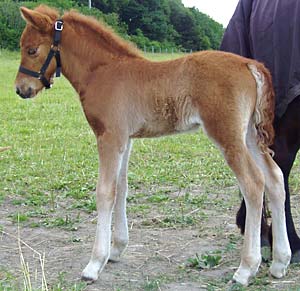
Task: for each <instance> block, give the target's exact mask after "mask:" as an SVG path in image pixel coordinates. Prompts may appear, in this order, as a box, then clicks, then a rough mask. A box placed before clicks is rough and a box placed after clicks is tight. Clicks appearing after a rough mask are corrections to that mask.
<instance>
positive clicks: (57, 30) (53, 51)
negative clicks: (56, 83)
mask: <svg viewBox="0 0 300 291" xmlns="http://www.w3.org/2000/svg"><path fill="white" fill-rule="evenodd" d="M63 28H64V22H63V20H62V19H59V20H57V21H56V22H55V24H54V38H53V44H52V45H51V48H50V51H49V53H48V56H47V58H46V60H45V62H44V64H43V65H42V67H41V69H40V70H39V72H35V71H31V70H29V69H26V68H25V67H22V66H20V67H19V72H21V73H23V74H26V75H29V76H31V77H34V78H37V79H39V80H40V81H41V82H42V83H43V85H44V86H45V88H46V89H49V88H51V84H50V81H48V80H47V78H46V77H45V73H46V70H47V69H48V67H49V64H50V62H51V60H52V58H53V57H55V59H56V77H60V73H61V60H60V51H59V47H58V45H59V44H60V40H61V32H62V30H63Z"/></svg>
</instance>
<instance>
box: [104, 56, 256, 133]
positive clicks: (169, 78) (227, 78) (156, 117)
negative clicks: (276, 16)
mask: <svg viewBox="0 0 300 291" xmlns="http://www.w3.org/2000/svg"><path fill="white" fill-rule="evenodd" d="M251 63H253V64H255V63H254V62H252V61H251V60H248V59H244V58H240V57H238V56H235V55H232V54H228V53H222V52H215V51H206V52H200V53H195V54H192V55H189V56H186V57H183V58H180V59H176V60H173V61H165V62H150V61H148V60H145V59H137V60H132V61H131V62H125V63H124V64H122V63H121V64H119V65H118V66H117V67H116V68H115V69H116V70H117V71H118V72H115V73H114V72H111V75H115V76H117V77H116V78H117V79H118V81H117V82H115V83H114V89H113V92H114V94H117V95H118V97H116V96H113V97H110V98H117V99H118V104H119V106H120V107H121V108H120V111H121V112H123V115H124V116H125V117H124V116H123V118H126V119H127V124H131V127H132V128H130V136H131V137H156V136H161V135H167V134H174V133H179V132H185V131H189V130H194V129H197V128H198V127H199V126H203V127H204V129H205V130H206V131H208V132H211V131H212V130H213V131H215V127H216V126H217V127H218V128H219V129H220V130H221V127H222V128H223V129H222V130H225V129H226V130H229V129H230V127H232V126H233V127H234V128H239V130H242V127H245V126H247V125H248V124H245V123H247V121H248V122H249V120H250V116H251V115H252V114H253V112H254V108H255V104H256V97H257V89H256V88H257V86H256V81H255V79H254V77H253V75H252V73H251V71H250V70H249V67H248V64H251ZM118 87H119V89H118ZM120 111H119V112H120ZM132 119H134V122H130V120H131V121H132Z"/></svg>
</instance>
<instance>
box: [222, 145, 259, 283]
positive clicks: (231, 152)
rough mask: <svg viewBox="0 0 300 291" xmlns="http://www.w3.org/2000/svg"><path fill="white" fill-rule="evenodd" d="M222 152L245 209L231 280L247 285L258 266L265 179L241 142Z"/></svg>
mask: <svg viewBox="0 0 300 291" xmlns="http://www.w3.org/2000/svg"><path fill="white" fill-rule="evenodd" d="M223 152H224V156H225V158H226V160H227V163H228V165H229V166H230V168H231V169H232V170H233V172H234V173H235V175H236V177H237V179H238V182H239V186H240V189H241V191H242V193H243V196H244V199H245V203H246V208H247V215H246V227H245V238H244V244H243V250H242V254H241V263H240V266H239V268H238V270H237V271H236V272H235V274H234V276H233V280H235V281H236V282H239V283H241V284H243V285H247V284H248V282H249V279H250V278H251V277H252V276H254V275H255V274H256V272H257V270H258V268H259V265H260V262H261V254H260V223H261V210H262V204H263V191H264V177H263V174H262V172H261V171H260V169H259V168H258V167H257V166H256V164H255V163H254V161H253V159H252V157H251V156H250V154H249V152H248V149H247V148H246V146H245V145H244V144H243V141H242V140H235V145H234V146H233V145H231V146H229V147H227V148H226V147H225V148H223Z"/></svg>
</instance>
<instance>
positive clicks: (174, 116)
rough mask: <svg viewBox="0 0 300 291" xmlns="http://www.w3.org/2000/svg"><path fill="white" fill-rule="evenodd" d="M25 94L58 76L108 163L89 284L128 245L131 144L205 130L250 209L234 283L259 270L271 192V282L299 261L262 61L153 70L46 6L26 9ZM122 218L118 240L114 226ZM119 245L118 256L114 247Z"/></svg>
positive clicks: (97, 31) (109, 37)
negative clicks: (294, 257) (274, 150)
mask: <svg viewBox="0 0 300 291" xmlns="http://www.w3.org/2000/svg"><path fill="white" fill-rule="evenodd" d="M21 12H22V16H23V18H24V19H25V20H26V22H27V25H26V28H25V30H24V32H23V34H22V37H21V43H20V44H21V55H22V59H21V66H20V70H19V73H18V75H17V77H16V90H17V93H18V94H19V95H20V96H21V97H23V98H31V97H34V96H35V95H36V94H37V93H38V92H39V91H41V90H42V89H43V88H44V87H46V88H48V87H50V84H51V83H52V76H53V74H54V72H55V71H56V73H57V74H58V75H59V74H60V70H62V73H63V74H64V75H65V77H66V78H67V79H68V80H69V81H70V82H71V84H72V85H73V87H74V88H75V89H76V91H77V92H78V94H79V96H80V101H81V105H82V108H83V110H84V113H85V115H86V118H87V120H88V122H89V124H90V126H91V128H92V129H93V131H94V133H95V136H96V140H97V144H98V152H99V158H100V171H99V180H98V184H97V189H96V201H97V211H98V224H97V230H96V238H95V243H94V247H93V251H92V256H91V259H90V262H89V263H88V265H87V266H86V268H85V269H84V270H83V273H82V278H83V279H85V280H91V281H94V280H96V279H97V278H98V274H99V272H101V271H102V269H103V268H104V266H105V265H106V263H107V261H108V259H111V260H118V259H119V257H120V256H121V254H122V253H123V252H124V251H125V248H126V246H127V244H128V226H127V218H126V195H127V188H128V187H127V167H128V159H129V155H130V149H131V140H132V139H133V138H142V137H158V136H162V135H167V134H174V133H179V132H186V131H190V130H193V129H197V128H199V127H200V126H201V127H202V128H203V129H204V131H205V132H206V133H207V135H208V136H209V137H210V138H211V139H212V141H213V142H214V143H215V144H216V145H217V146H218V147H219V149H220V150H221V152H222V154H223V155H224V157H225V159H226V161H227V163H228V165H229V166H230V168H231V169H232V171H233V173H234V174H235V175H236V177H237V180H238V183H239V186H240V188H241V189H242V193H243V195H244V198H245V201H246V205H247V217H246V226H245V241H244V245H243V250H242V255H241V263H240V266H239V268H238V270H237V271H236V272H235V274H234V277H233V278H234V280H235V281H237V282H239V283H241V284H244V285H247V284H248V282H249V279H250V278H251V277H252V276H254V275H255V274H256V272H257V270H258V268H259V265H260V262H261V254H260V223H261V213H262V204H263V192H264V189H266V190H267V191H268V192H269V193H270V201H271V209H272V212H273V219H274V222H275V223H274V224H273V234H274V239H273V262H272V265H271V267H270V272H271V274H272V275H273V276H275V277H277V278H281V277H283V276H284V275H285V273H286V269H287V266H288V264H289V261H290V257H291V251H290V247H289V243H288V238H287V232H286V223H285V215H284V197H285V192H284V184H283V177H282V173H281V171H280V169H279V167H278V166H277V165H276V163H275V162H274V161H273V159H272V158H271V156H270V154H269V153H270V150H269V148H268V145H270V144H271V143H272V140H273V135H274V132H273V126H272V122H273V111H274V94H273V89H272V83H271V76H270V74H269V72H268V70H266V68H265V67H264V66H263V65H262V64H261V63H258V62H256V61H253V60H250V59H246V58H242V57H239V56H237V55H233V54H229V53H223V52H213V51H210V52H202V53H195V54H192V55H189V56H187V57H184V58H181V59H177V60H173V61H167V62H151V61H148V60H146V59H145V58H144V57H142V56H141V55H140V54H139V52H138V51H137V50H136V49H134V48H133V47H132V46H131V45H129V44H127V43H125V42H124V41H123V40H121V39H120V38H119V37H117V36H116V35H115V34H114V33H113V32H112V31H110V30H109V29H107V28H105V27H104V26H103V25H101V24H100V23H98V22H97V21H95V20H94V19H92V18H88V17H86V16H82V15H80V14H78V13H76V12H72V11H71V12H67V13H65V14H64V15H63V16H62V17H61V18H60V17H59V14H58V12H57V11H55V10H53V9H50V8H48V7H45V6H41V7H38V8H37V9H36V10H29V9H26V8H21ZM113 209H114V217H115V220H114V222H115V224H114V233H113V236H112V235H111V220H112V212H113ZM111 238H112V246H111V245H110V243H111Z"/></svg>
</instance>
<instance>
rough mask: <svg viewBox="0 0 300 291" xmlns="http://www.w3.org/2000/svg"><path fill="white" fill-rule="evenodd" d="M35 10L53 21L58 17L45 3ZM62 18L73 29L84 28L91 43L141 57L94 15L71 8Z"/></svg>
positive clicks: (123, 54)
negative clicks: (87, 14)
mask: <svg viewBox="0 0 300 291" xmlns="http://www.w3.org/2000/svg"><path fill="white" fill-rule="evenodd" d="M35 10H37V11H39V12H41V13H43V14H46V15H48V16H49V17H50V18H51V20H53V21H55V20H56V19H58V18H59V12H58V11H57V10H56V9H53V8H50V7H48V6H46V5H40V6H38V7H37V8H36V9H35ZM62 18H63V20H64V21H65V22H66V23H68V24H69V25H71V26H72V27H73V28H74V29H75V30H78V29H79V28H82V29H84V30H85V31H86V33H85V37H87V38H88V39H89V40H91V41H92V42H93V43H98V44H99V46H101V47H103V46H104V47H106V48H107V49H108V50H110V51H111V52H113V53H114V54H117V55H119V56H127V57H134V58H140V57H141V55H140V52H139V50H138V49H137V48H136V47H134V45H133V44H131V43H129V42H127V41H125V40H124V39H122V38H121V37H119V36H118V35H117V34H116V33H115V32H114V31H113V30H112V29H111V28H109V27H108V26H107V25H106V24H104V23H103V22H102V21H99V20H97V19H95V18H94V17H91V16H85V15H82V14H80V13H78V12H77V11H76V10H73V9H72V10H70V11H68V12H65V13H64V15H63V17H62Z"/></svg>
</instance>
